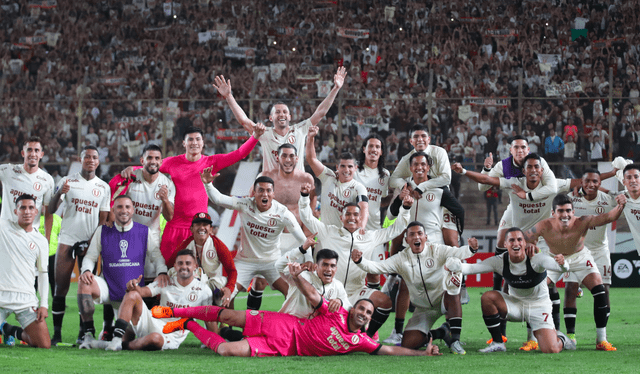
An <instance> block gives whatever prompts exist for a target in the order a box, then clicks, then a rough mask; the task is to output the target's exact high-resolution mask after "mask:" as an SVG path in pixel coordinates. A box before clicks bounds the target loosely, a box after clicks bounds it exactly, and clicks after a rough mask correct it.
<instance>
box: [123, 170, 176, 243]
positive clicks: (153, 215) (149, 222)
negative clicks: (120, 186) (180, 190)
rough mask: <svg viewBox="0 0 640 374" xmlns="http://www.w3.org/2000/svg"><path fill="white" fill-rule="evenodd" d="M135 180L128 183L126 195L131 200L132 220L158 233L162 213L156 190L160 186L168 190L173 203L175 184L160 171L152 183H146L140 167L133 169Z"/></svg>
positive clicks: (160, 201)
mask: <svg viewBox="0 0 640 374" xmlns="http://www.w3.org/2000/svg"><path fill="white" fill-rule="evenodd" d="M133 175H135V176H136V180H135V182H132V183H131V184H129V188H128V189H127V193H126V195H127V196H129V197H130V198H131V200H132V201H133V207H134V208H135V214H134V215H133V220H134V221H135V222H138V223H141V224H143V225H145V226H147V227H148V228H149V229H151V233H152V234H153V235H157V236H159V235H160V215H161V214H162V200H160V198H159V197H158V191H159V190H160V188H161V187H162V186H167V189H168V190H169V195H168V197H169V201H171V203H172V204H173V203H174V202H175V198H176V186H175V185H174V184H173V182H172V181H171V179H169V178H168V177H167V176H165V175H164V174H162V173H158V177H157V178H156V180H155V181H154V182H153V183H147V181H145V180H144V177H143V176H142V169H136V170H134V171H133Z"/></svg>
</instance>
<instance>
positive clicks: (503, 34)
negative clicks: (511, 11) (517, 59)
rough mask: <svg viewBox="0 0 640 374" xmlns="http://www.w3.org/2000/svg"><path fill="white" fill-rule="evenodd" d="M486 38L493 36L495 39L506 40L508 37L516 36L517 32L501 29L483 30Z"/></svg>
mask: <svg viewBox="0 0 640 374" xmlns="http://www.w3.org/2000/svg"><path fill="white" fill-rule="evenodd" d="M484 34H485V35H486V36H493V37H495V38H507V37H510V36H518V30H516V29H501V30H485V31H484Z"/></svg>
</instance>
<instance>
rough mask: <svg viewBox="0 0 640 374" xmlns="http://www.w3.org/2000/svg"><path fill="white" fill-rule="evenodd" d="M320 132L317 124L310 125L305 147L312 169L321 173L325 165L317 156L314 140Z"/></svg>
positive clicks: (316, 172)
mask: <svg viewBox="0 0 640 374" xmlns="http://www.w3.org/2000/svg"><path fill="white" fill-rule="evenodd" d="M317 133H318V127H317V126H311V127H309V133H308V134H307V144H306V148H305V157H306V160H307V163H308V164H309V166H311V170H313V174H315V175H316V177H317V176H318V175H320V173H322V172H323V171H324V168H325V166H324V165H323V164H322V162H320V161H319V160H318V157H317V156H316V146H315V142H314V138H315V136H316V134H317Z"/></svg>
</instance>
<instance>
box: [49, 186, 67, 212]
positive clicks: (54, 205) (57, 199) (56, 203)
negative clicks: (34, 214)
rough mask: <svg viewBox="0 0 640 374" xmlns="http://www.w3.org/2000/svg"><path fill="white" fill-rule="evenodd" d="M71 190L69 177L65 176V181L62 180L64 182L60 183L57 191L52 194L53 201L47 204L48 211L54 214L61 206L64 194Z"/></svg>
mask: <svg viewBox="0 0 640 374" xmlns="http://www.w3.org/2000/svg"><path fill="white" fill-rule="evenodd" d="M69 190H71V187H70V186H69V181H68V179H67V178H65V179H64V181H62V184H61V185H58V190H57V191H56V193H55V194H53V196H51V201H50V202H49V205H48V206H47V213H49V214H53V213H55V212H56V210H58V207H60V203H61V202H62V195H64V194H66V193H67V192H69Z"/></svg>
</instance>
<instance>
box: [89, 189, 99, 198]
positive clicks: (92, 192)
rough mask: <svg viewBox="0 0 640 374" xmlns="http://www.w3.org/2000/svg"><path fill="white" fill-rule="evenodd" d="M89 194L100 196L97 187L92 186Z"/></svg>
mask: <svg viewBox="0 0 640 374" xmlns="http://www.w3.org/2000/svg"><path fill="white" fill-rule="evenodd" d="M91 194H92V195H93V196H95V197H99V196H100V190H99V189H97V188H94V189H93V191H91Z"/></svg>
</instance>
